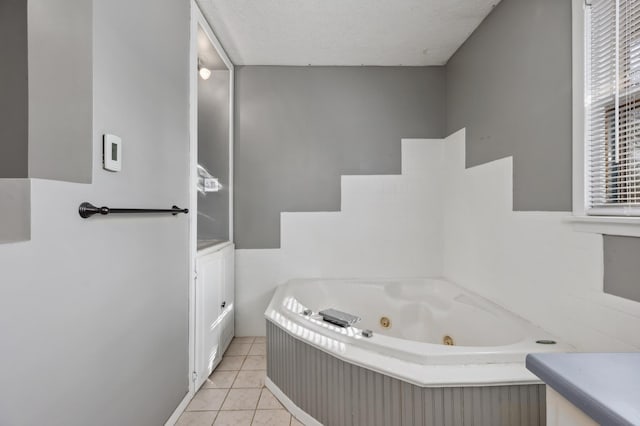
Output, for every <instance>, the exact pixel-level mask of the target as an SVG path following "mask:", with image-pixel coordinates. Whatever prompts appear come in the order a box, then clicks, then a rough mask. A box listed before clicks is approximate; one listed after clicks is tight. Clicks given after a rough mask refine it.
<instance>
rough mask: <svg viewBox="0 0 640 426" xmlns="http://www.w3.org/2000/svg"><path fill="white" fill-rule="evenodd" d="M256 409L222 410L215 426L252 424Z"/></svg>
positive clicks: (248, 425) (245, 425)
mask: <svg viewBox="0 0 640 426" xmlns="http://www.w3.org/2000/svg"><path fill="white" fill-rule="evenodd" d="M254 413H255V411H254V410H241V411H220V412H219V413H218V417H216V421H215V423H213V424H214V426H251V421H252V420H253V414H254Z"/></svg>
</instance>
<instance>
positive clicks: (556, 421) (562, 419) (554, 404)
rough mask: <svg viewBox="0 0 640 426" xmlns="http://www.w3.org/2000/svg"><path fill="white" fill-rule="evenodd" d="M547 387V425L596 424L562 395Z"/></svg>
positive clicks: (589, 425)
mask: <svg viewBox="0 0 640 426" xmlns="http://www.w3.org/2000/svg"><path fill="white" fill-rule="evenodd" d="M546 388H547V426H598V423H596V422H595V421H593V420H592V419H591V417H589V416H587V415H586V414H585V413H583V412H582V411H581V410H580V409H579V408H578V407H576V406H575V405H573V404H572V403H571V402H569V401H567V400H566V399H565V398H564V397H563V396H562V395H560V394H559V393H558V392H556V391H554V390H553V389H552V388H551V387H550V386H546Z"/></svg>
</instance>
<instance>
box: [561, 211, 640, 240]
mask: <svg viewBox="0 0 640 426" xmlns="http://www.w3.org/2000/svg"><path fill="white" fill-rule="evenodd" d="M566 221H567V222H569V223H571V224H572V225H573V229H574V231H578V232H591V233H594V234H605V235H620V236H626V237H640V217H619V216H571V217H570V218H567V219H566Z"/></svg>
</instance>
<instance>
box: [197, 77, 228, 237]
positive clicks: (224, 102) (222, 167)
mask: <svg viewBox="0 0 640 426" xmlns="http://www.w3.org/2000/svg"><path fill="white" fill-rule="evenodd" d="M198 164H200V165H202V166H203V167H204V168H206V169H207V170H208V171H209V173H211V174H212V175H213V176H215V177H217V178H218V180H219V181H220V183H222V185H223V186H224V187H223V189H222V191H219V192H208V193H206V194H201V193H198V240H212V239H216V240H228V239H229V71H221V70H214V71H213V72H212V74H211V77H210V78H209V79H208V80H203V79H201V78H198Z"/></svg>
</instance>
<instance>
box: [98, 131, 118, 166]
mask: <svg viewBox="0 0 640 426" xmlns="http://www.w3.org/2000/svg"><path fill="white" fill-rule="evenodd" d="M102 163H103V167H104V169H105V170H109V171H112V172H119V171H120V170H122V139H120V138H119V137H118V136H116V135H109V134H105V135H104V136H103V137H102Z"/></svg>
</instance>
